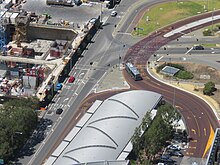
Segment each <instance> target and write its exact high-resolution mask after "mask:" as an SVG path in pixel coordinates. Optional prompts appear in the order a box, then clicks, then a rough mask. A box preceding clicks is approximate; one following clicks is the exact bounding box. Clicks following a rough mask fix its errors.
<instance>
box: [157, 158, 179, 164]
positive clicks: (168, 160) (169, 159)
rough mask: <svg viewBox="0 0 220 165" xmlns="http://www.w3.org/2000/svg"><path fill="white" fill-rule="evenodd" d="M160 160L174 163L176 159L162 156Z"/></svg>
mask: <svg viewBox="0 0 220 165" xmlns="http://www.w3.org/2000/svg"><path fill="white" fill-rule="evenodd" d="M160 161H162V162H163V163H174V162H175V160H173V159H171V158H166V159H164V158H161V159H160Z"/></svg>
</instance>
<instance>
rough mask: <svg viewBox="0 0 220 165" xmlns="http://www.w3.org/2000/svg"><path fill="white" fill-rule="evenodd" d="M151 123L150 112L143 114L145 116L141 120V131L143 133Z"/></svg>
mask: <svg viewBox="0 0 220 165" xmlns="http://www.w3.org/2000/svg"><path fill="white" fill-rule="evenodd" d="M151 122H152V118H151V112H150V111H147V113H146V114H145V116H144V117H143V119H142V124H141V129H142V130H143V131H145V130H146V129H147V127H148V126H149V125H150V123H151Z"/></svg>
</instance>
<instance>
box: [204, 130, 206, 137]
mask: <svg viewBox="0 0 220 165" xmlns="http://www.w3.org/2000/svg"><path fill="white" fill-rule="evenodd" d="M204 135H205V136H206V128H204Z"/></svg>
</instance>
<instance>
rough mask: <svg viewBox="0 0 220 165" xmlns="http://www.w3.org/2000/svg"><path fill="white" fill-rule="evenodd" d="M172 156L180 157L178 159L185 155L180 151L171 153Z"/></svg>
mask: <svg viewBox="0 0 220 165" xmlns="http://www.w3.org/2000/svg"><path fill="white" fill-rule="evenodd" d="M170 155H171V156H178V157H183V156H184V155H183V153H182V152H180V151H173V152H171V153H170Z"/></svg>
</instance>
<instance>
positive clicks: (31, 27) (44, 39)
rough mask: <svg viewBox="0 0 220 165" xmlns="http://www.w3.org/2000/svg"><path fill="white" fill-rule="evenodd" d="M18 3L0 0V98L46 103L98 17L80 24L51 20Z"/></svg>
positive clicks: (91, 30) (93, 31)
mask: <svg viewBox="0 0 220 165" xmlns="http://www.w3.org/2000/svg"><path fill="white" fill-rule="evenodd" d="M17 3H19V4H17ZM21 3H24V2H22V1H19V2H13V1H11V0H5V1H1V0H0V7H1V8H0V9H1V12H0V21H1V22H0V49H1V52H0V97H1V98H2V97H12V96H13V97H14V96H19V97H30V96H36V97H38V98H39V100H40V101H41V102H46V101H48V100H49V99H51V96H52V97H53V95H54V93H55V91H56V85H57V84H58V83H62V82H63V81H64V80H65V78H66V77H67V76H68V73H69V71H70V70H71V69H72V67H73V66H74V64H75V63H76V61H77V60H78V58H79V57H80V56H81V53H82V52H83V50H84V49H85V48H86V46H87V44H88V42H89V41H90V40H91V38H92V37H93V35H94V34H95V32H96V31H97V29H98V28H99V26H100V21H99V16H97V18H95V19H94V18H92V19H91V18H90V19H88V21H87V22H85V24H84V25H83V26H82V25H81V26H80V25H78V24H77V26H73V24H70V23H69V21H65V20H62V21H60V22H57V23H51V21H50V19H51V16H50V15H49V14H47V13H44V14H41V15H39V14H36V13H34V12H32V11H25V10H20V7H19V6H20V4H21Z"/></svg>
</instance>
